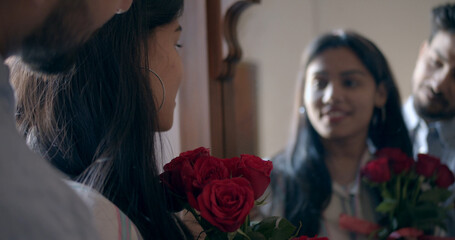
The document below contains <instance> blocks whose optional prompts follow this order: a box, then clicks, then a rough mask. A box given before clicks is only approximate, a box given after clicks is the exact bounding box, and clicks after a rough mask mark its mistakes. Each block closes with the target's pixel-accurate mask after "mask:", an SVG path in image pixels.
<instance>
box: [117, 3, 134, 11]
mask: <svg viewBox="0 0 455 240" xmlns="http://www.w3.org/2000/svg"><path fill="white" fill-rule="evenodd" d="M132 3H133V0H120V2H119V3H118V7H117V14H122V13H124V12H126V11H128V9H130V7H131V4H132Z"/></svg>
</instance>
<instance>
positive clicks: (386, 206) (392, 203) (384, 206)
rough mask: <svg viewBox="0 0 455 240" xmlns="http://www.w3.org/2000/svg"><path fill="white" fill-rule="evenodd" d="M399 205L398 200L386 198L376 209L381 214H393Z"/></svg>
mask: <svg viewBox="0 0 455 240" xmlns="http://www.w3.org/2000/svg"><path fill="white" fill-rule="evenodd" d="M397 204H398V201H397V200H395V199H391V198H386V199H384V200H383V201H382V202H381V203H380V204H379V205H378V206H377V207H376V211H378V212H380V213H388V212H392V211H394V210H395V208H396V207H397Z"/></svg>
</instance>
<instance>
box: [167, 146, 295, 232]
mask: <svg viewBox="0 0 455 240" xmlns="http://www.w3.org/2000/svg"><path fill="white" fill-rule="evenodd" d="M272 168H273V165H272V162H271V161H264V160H262V159H261V158H259V157H256V156H253V155H241V156H240V157H234V158H229V159H221V158H216V157H214V156H211V155H210V152H209V150H208V149H207V148H203V147H201V148H197V149H195V150H193V151H188V152H184V153H181V154H180V155H179V156H178V157H176V158H174V159H173V160H172V161H171V162H170V163H168V164H166V165H165V166H164V172H163V173H162V174H161V175H160V178H161V181H162V183H163V184H164V185H165V187H166V189H167V190H168V191H169V195H171V196H172V199H170V201H172V204H170V205H173V206H174V210H175V211H178V210H181V209H187V210H188V211H189V212H191V213H192V214H193V215H194V217H195V218H196V220H197V221H198V222H199V224H200V225H201V227H202V228H203V229H204V233H205V234H206V239H210V240H215V239H216V240H218V239H220V240H228V239H229V240H230V239H236V240H237V239H239V240H240V239H264V240H267V239H291V238H293V237H295V235H296V233H297V232H298V230H297V229H296V227H295V226H293V225H292V224H291V223H290V222H288V221H287V220H286V219H283V218H280V217H269V218H266V219H264V220H263V221H261V222H259V223H257V224H251V223H250V220H249V213H250V211H251V209H252V208H253V207H254V206H255V204H256V205H257V204H260V202H258V201H257V200H258V199H259V197H260V196H262V195H263V194H264V192H265V190H266V188H267V187H268V185H269V183H270V173H271V171H272Z"/></svg>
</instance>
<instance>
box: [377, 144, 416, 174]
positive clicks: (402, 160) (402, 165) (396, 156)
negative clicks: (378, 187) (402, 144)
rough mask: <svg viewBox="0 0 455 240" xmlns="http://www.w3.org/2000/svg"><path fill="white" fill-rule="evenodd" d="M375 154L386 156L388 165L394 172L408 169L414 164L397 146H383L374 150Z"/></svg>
mask: <svg viewBox="0 0 455 240" xmlns="http://www.w3.org/2000/svg"><path fill="white" fill-rule="evenodd" d="M376 156H377V157H386V158H388V159H389V163H390V166H391V167H392V170H393V172H394V173H396V174H400V173H402V172H404V171H408V170H409V169H411V167H412V165H414V160H413V159H412V158H410V157H408V155H406V153H404V152H403V151H401V149H399V148H383V149H381V150H379V151H377V152H376Z"/></svg>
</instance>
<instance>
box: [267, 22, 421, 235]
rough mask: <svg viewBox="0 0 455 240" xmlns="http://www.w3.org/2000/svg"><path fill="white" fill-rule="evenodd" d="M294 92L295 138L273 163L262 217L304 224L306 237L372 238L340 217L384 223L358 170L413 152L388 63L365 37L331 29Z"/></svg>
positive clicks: (309, 55)
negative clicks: (379, 153)
mask: <svg viewBox="0 0 455 240" xmlns="http://www.w3.org/2000/svg"><path fill="white" fill-rule="evenodd" d="M297 90H298V92H297V96H296V102H295V106H294V113H295V115H294V117H295V119H294V122H293V126H292V127H293V132H292V133H293V134H292V136H291V139H290V144H289V145H288V146H287V148H286V149H285V150H284V151H283V152H282V153H280V154H279V155H278V156H276V157H275V158H274V159H273V161H274V165H275V168H274V170H273V171H272V184H271V186H272V187H271V191H272V201H271V204H269V205H268V206H267V205H265V206H264V208H263V209H264V212H266V214H267V215H278V216H284V217H285V218H287V219H289V220H290V221H291V222H292V223H293V224H295V225H298V224H299V222H302V229H301V233H300V234H303V235H307V236H313V235H315V234H317V235H321V236H327V237H329V238H332V239H334V238H336V239H367V236H366V235H362V234H360V233H356V232H349V231H347V230H343V229H341V228H340V227H339V225H338V218H339V216H340V214H341V213H344V214H348V215H352V216H355V217H358V218H361V219H364V220H367V221H372V222H375V221H378V220H379V219H377V216H376V215H375V213H374V206H375V201H376V197H375V196H376V195H375V193H373V192H371V191H370V190H369V189H368V188H366V187H365V186H364V185H363V183H362V182H360V180H359V179H360V177H359V174H360V172H359V169H360V167H361V166H363V165H364V164H365V163H366V162H367V161H368V160H370V159H371V157H372V154H373V153H374V151H375V150H376V149H381V148H384V147H397V148H400V149H402V150H403V151H404V152H405V153H407V154H408V155H409V156H411V155H412V147H411V146H412V145H411V142H410V139H409V136H408V133H407V130H406V127H405V124H404V120H403V117H402V115H401V107H400V106H401V103H400V97H399V94H398V90H397V87H396V84H395V80H394V77H393V75H392V72H391V70H390V69H389V66H388V63H387V61H386V59H385V58H384V56H383V54H382V53H381V52H380V50H379V49H378V48H377V47H376V46H375V45H374V44H373V43H372V42H371V41H370V40H368V39H366V38H365V37H363V36H361V35H359V34H357V33H354V32H347V31H342V30H337V31H333V32H330V33H327V34H323V35H321V36H319V37H318V38H316V39H315V40H314V41H313V42H312V43H311V44H310V45H309V46H308V48H307V50H306V52H305V54H304V58H303V61H302V65H301V72H300V74H299V78H298V88H297Z"/></svg>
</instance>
